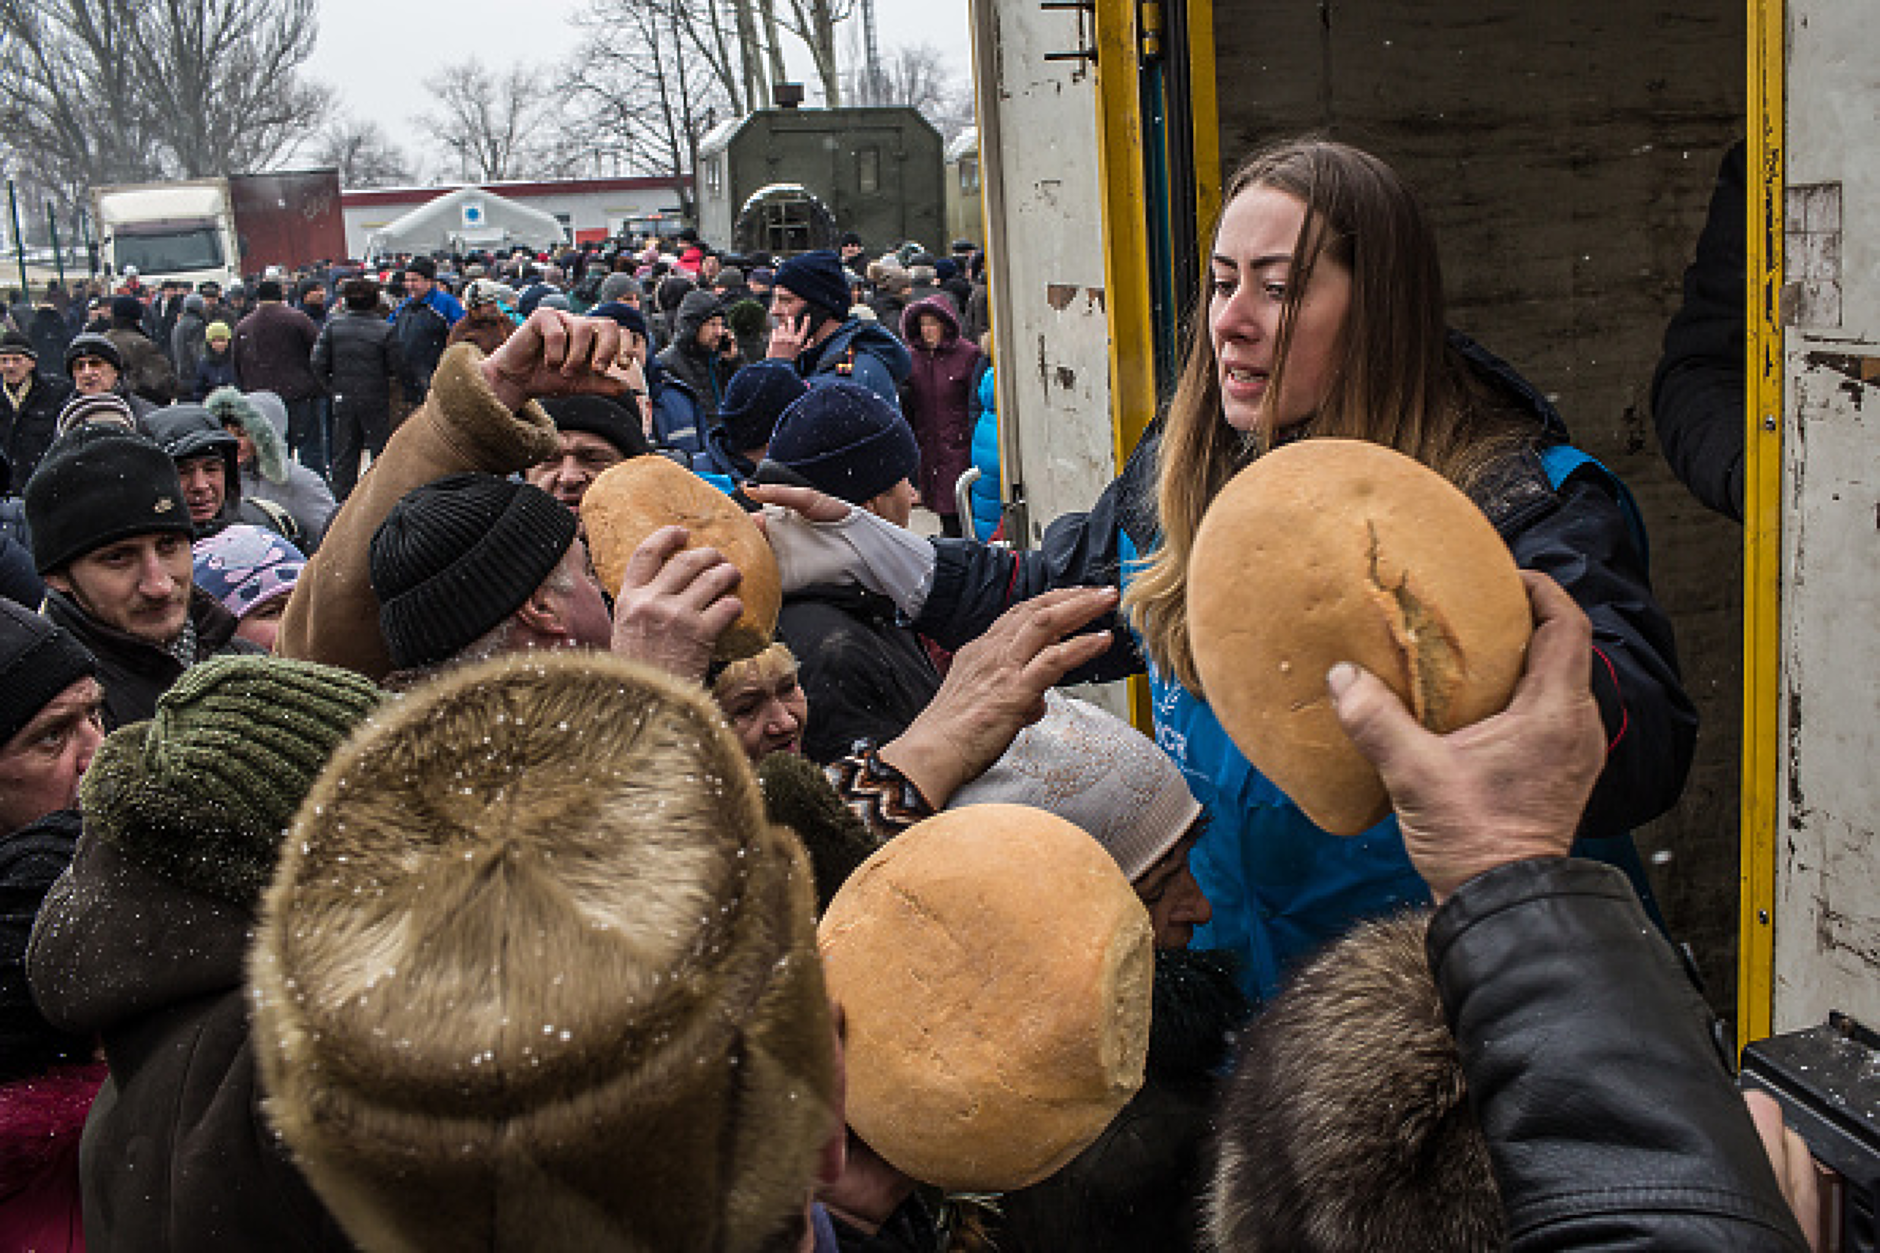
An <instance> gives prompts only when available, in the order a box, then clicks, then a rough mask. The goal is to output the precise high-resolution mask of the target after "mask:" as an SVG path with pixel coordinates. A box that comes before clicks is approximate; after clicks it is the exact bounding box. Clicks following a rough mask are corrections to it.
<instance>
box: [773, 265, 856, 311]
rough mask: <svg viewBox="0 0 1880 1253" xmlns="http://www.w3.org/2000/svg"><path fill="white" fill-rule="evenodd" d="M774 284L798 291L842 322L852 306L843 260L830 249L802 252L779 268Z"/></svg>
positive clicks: (799, 294)
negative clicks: (850, 305) (843, 269)
mask: <svg viewBox="0 0 1880 1253" xmlns="http://www.w3.org/2000/svg"><path fill="white" fill-rule="evenodd" d="M774 286H777V287H782V288H784V289H786V290H788V291H791V292H794V293H795V294H796V295H798V296H801V297H802V298H803V299H804V300H807V301H809V303H811V304H812V305H815V306H816V307H817V308H819V309H821V310H823V311H824V312H825V313H827V314H828V315H829V316H830V317H832V318H835V319H836V320H837V321H841V320H842V319H843V318H845V317H846V316H847V314H848V309H849V303H850V302H849V280H848V278H847V277H846V276H845V275H844V274H843V272H842V259H841V258H840V257H838V256H836V254H835V253H833V252H831V251H829V250H828V249H827V248H823V249H819V250H817V251H815V252H805V253H800V254H798V255H797V256H794V257H791V258H790V259H789V260H788V261H785V262H784V263H783V264H782V265H780V266H778V267H777V279H776V282H775V284H774Z"/></svg>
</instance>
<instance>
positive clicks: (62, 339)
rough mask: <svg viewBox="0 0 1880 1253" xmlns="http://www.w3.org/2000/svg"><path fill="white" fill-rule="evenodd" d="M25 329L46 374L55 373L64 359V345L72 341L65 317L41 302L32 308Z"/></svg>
mask: <svg viewBox="0 0 1880 1253" xmlns="http://www.w3.org/2000/svg"><path fill="white" fill-rule="evenodd" d="M25 329H26V338H28V339H30V340H32V341H33V348H34V349H35V350H36V351H37V352H38V353H39V360H40V361H41V363H43V365H44V367H45V369H46V371H47V372H48V374H53V373H56V372H57V371H58V370H59V369H60V364H61V363H62V362H63V361H64V360H65V346H66V345H67V344H69V343H71V342H72V328H71V327H70V326H68V325H67V324H66V321H65V318H64V317H63V316H62V315H61V314H60V313H59V311H58V310H57V309H56V308H54V307H53V306H52V305H50V304H43V303H42V304H41V305H40V306H39V307H38V308H36V309H34V310H33V316H32V317H31V319H29V320H28V321H27V323H26V328H25ZM60 377H61V379H63V375H61V376H60Z"/></svg>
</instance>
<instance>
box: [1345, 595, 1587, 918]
mask: <svg viewBox="0 0 1880 1253" xmlns="http://www.w3.org/2000/svg"><path fill="white" fill-rule="evenodd" d="M1521 578H1522V581H1523V582H1524V583H1526V584H1527V591H1528V599H1529V601H1530V602H1531V603H1532V605H1533V607H1534V621H1535V626H1534V636H1533V639H1532V640H1530V641H1529V643H1528V655H1527V665H1526V668H1525V670H1524V671H1523V673H1522V675H1521V680H1520V682H1519V683H1518V684H1517V685H1516V686H1515V691H1514V699H1513V700H1512V701H1511V702H1509V705H1508V708H1507V709H1505V710H1503V711H1502V712H1501V713H1498V714H1496V715H1494V716H1493V717H1490V718H1485V719H1483V720H1482V721H1481V722H1477V723H1475V724H1474V725H1472V726H1467V727H1462V728H1460V729H1458V730H1456V731H1452V732H1450V733H1449V734H1448V735H1437V734H1435V733H1433V732H1431V731H1428V730H1425V729H1424V727H1423V726H1422V725H1421V724H1419V723H1418V722H1417V720H1416V718H1415V717H1414V716H1413V715H1412V714H1411V713H1410V711H1409V710H1408V709H1406V708H1405V707H1404V704H1403V702H1402V701H1401V700H1399V699H1398V698H1397V695H1396V693H1394V692H1392V691H1391V690H1390V688H1388V687H1387V686H1385V684H1384V683H1383V681H1382V680H1380V679H1378V678H1377V677H1376V676H1375V675H1373V674H1370V673H1368V672H1367V671H1365V670H1363V669H1361V668H1359V667H1357V666H1354V665H1351V664H1350V663H1348V662H1340V663H1339V664H1338V665H1336V666H1333V667H1332V670H1331V673H1330V674H1328V675H1327V676H1326V686H1327V687H1328V688H1329V689H1330V691H1331V695H1332V705H1333V708H1334V710H1335V711H1336V712H1337V714H1338V721H1339V724H1340V725H1342V726H1343V727H1344V729H1345V734H1347V735H1349V736H1350V737H1351V739H1352V742H1353V743H1354V744H1356V745H1357V747H1358V751H1359V752H1361V753H1363V754H1364V755H1365V757H1366V758H1368V759H1369V760H1370V762H1371V764H1372V765H1374V766H1376V767H1377V769H1378V773H1379V774H1381V775H1382V776H1383V778H1384V786H1385V787H1386V788H1387V789H1389V791H1390V798H1391V804H1392V805H1393V807H1394V808H1395V809H1396V811H1397V818H1398V822H1399V825H1400V826H1401V827H1402V829H1403V841H1404V847H1405V848H1406V849H1407V850H1408V852H1409V854H1410V860H1411V862H1412V863H1413V864H1414V865H1415V866H1416V868H1417V873H1418V874H1420V875H1422V876H1423V881H1424V882H1425V883H1427V884H1429V887H1430V892H1431V894H1432V895H1433V896H1434V897H1435V899H1436V902H1437V903H1438V904H1441V903H1442V902H1443V901H1444V900H1446V899H1448V897H1449V894H1450V893H1451V892H1453V891H1455V889H1456V888H1458V887H1460V886H1461V885H1462V884H1463V883H1465V882H1466V881H1468V880H1469V879H1472V878H1474V877H1475V876H1476V875H1478V874H1481V873H1482V872H1484V871H1487V870H1492V869H1494V868H1495V867H1496V866H1500V865H1503V864H1504V863H1507V862H1511V861H1520V860H1523V859H1526V858H1531V857H1563V856H1565V855H1566V853H1567V850H1568V849H1569V848H1571V847H1572V845H1573V836H1574V832H1575V830H1576V829H1577V828H1578V826H1579V822H1580V815H1581V814H1582V812H1584V810H1585V808H1586V800H1587V797H1588V796H1590V795H1591V794H1592V791H1593V784H1594V783H1595V782H1596V781H1597V780H1598V778H1599V772H1600V771H1601V770H1602V769H1603V768H1604V767H1605V762H1606V736H1605V728H1604V724H1603V723H1602V722H1601V721H1600V716H1599V705H1598V702H1596V701H1595V700H1594V699H1593V691H1592V684H1591V677H1592V656H1593V628H1592V623H1591V622H1589V621H1588V620H1587V617H1586V615H1585V614H1584V613H1582V612H1581V611H1580V608H1579V606H1578V605H1576V604H1574V602H1573V598H1572V597H1570V596H1568V595H1567V594H1566V593H1565V592H1564V591H1562V590H1561V589H1560V585H1559V584H1557V583H1555V582H1554V581H1553V580H1552V579H1550V578H1548V577H1547V576H1546V575H1544V574H1537V573H1534V572H1532V571H1523V572H1522V574H1521Z"/></svg>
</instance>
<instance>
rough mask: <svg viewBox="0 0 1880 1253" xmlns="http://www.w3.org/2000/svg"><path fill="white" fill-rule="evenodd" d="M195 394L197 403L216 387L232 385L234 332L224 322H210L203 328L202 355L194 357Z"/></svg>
mask: <svg viewBox="0 0 1880 1253" xmlns="http://www.w3.org/2000/svg"><path fill="white" fill-rule="evenodd" d="M195 377H196V384H195V394H194V395H193V397H192V399H193V400H195V402H196V403H197V404H201V403H202V402H203V401H204V400H207V399H208V397H209V393H210V392H212V391H214V390H216V389H217V388H218V387H234V386H236V382H235V332H234V331H232V330H230V329H229V325H228V323H226V322H211V323H209V325H208V326H206V327H204V328H203V333H202V356H201V357H199V358H197V359H196V376H195Z"/></svg>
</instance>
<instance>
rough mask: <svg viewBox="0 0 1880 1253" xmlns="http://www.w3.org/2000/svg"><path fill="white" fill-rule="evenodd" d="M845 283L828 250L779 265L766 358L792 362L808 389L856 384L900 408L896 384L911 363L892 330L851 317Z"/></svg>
mask: <svg viewBox="0 0 1880 1253" xmlns="http://www.w3.org/2000/svg"><path fill="white" fill-rule="evenodd" d="M849 304H850V301H849V280H848V276H847V274H846V273H845V272H844V270H843V269H842V262H841V261H840V260H839V259H838V258H837V257H836V254H835V253H833V252H831V251H829V250H828V249H826V248H825V249H821V250H818V251H816V252H805V253H802V254H801V255H799V256H794V257H791V258H790V259H789V260H788V261H785V262H784V263H783V264H782V265H780V266H778V267H777V277H776V282H775V286H774V287H773V288H772V290H771V296H770V320H771V332H770V350H769V353H768V355H769V357H770V358H771V359H772V360H777V361H794V362H795V363H796V372H797V373H798V374H800V375H802V376H803V381H804V382H805V383H807V384H808V385H809V386H810V387H819V386H821V385H822V384H825V383H832V382H837V381H840V382H845V383H858V384H860V385H861V386H863V387H866V388H867V389H868V390H869V391H871V392H874V393H875V394H876V395H877V396H880V397H881V398H882V399H883V400H885V401H887V402H888V403H889V404H891V405H893V406H894V407H895V410H896V412H899V410H900V408H901V396H900V385H901V383H902V381H903V380H905V379H906V378H907V375H908V371H909V370H910V369H912V367H913V362H912V360H911V359H910V358H909V357H908V355H907V348H906V347H905V346H904V345H903V344H902V343H901V341H900V340H898V339H896V338H895V337H894V334H893V332H891V331H888V330H886V329H884V328H883V327H882V326H880V325H879V324H878V323H875V322H870V321H864V320H863V319H861V318H852V317H849V315H848V310H849Z"/></svg>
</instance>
